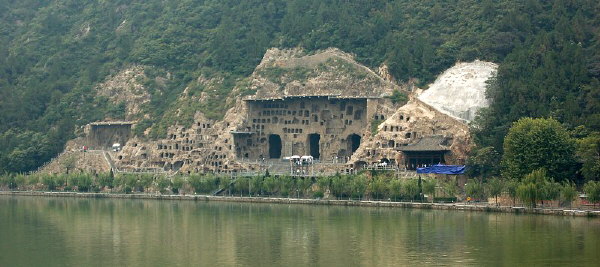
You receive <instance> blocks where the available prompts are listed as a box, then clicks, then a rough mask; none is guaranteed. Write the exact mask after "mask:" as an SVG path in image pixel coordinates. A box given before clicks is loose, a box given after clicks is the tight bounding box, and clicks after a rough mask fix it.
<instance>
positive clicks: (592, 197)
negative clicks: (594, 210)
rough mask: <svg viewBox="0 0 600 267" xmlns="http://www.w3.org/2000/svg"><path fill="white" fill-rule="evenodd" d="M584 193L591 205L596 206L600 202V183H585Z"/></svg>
mask: <svg viewBox="0 0 600 267" xmlns="http://www.w3.org/2000/svg"><path fill="white" fill-rule="evenodd" d="M583 191H584V192H585V194H586V196H587V199H588V201H589V202H590V203H594V205H595V203H596V202H598V201H600V182H596V181H589V182H587V183H585V185H584V186H583Z"/></svg>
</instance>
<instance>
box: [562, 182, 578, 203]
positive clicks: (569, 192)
mask: <svg viewBox="0 0 600 267" xmlns="http://www.w3.org/2000/svg"><path fill="white" fill-rule="evenodd" d="M575 197H577V190H576V189H575V185H574V184H573V183H572V182H564V183H563V185H562V188H561V189H560V199H561V200H562V201H563V202H564V203H567V204H568V205H569V207H571V203H572V202H573V200H574V199H575Z"/></svg>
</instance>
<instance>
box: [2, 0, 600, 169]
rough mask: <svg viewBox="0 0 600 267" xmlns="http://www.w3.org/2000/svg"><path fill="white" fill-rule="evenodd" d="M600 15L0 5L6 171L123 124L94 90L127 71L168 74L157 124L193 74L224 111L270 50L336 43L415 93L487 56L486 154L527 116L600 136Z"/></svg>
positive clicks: (586, 3) (528, 2) (567, 7)
mask: <svg viewBox="0 0 600 267" xmlns="http://www.w3.org/2000/svg"><path fill="white" fill-rule="evenodd" d="M598 14H600V4H599V2H598V1H596V0H565V1H561V0H558V1H535V0H523V1H509V0H484V1H478V0H450V1H443V2H442V1H434V0H422V1H412V0H395V1H394V0H388V1H383V0H356V1H347V0H288V1H285V0H271V1H266V0H245V1H237V0H205V1H193V0H182V1H161V0H143V1H139V0H138V1H136V0H133V1H131V0H128V1H122V0H121V1H119V0H115V1H98V0H0V172H3V171H9V172H18V171H29V170H33V169H35V168H36V167H37V166H39V165H40V164H41V163H43V162H44V161H46V160H48V159H49V158H51V157H52V156H53V155H55V154H56V153H58V152H59V151H60V150H61V149H62V146H63V145H64V142H65V141H66V140H68V139H70V138H72V137H73V136H74V134H73V132H74V130H75V129H76V127H78V126H80V125H83V124H85V123H87V122H89V121H94V120H99V119H102V118H104V117H106V116H107V114H110V117H112V118H118V117H119V116H122V113H123V112H122V107H119V106H118V105H113V104H110V103H107V101H105V100H104V101H103V100H102V99H99V98H96V97H95V94H94V92H93V88H94V85H95V84H97V83H98V82H101V81H102V80H104V79H105V78H106V77H107V76H109V75H111V74H114V73H116V72H117V71H119V70H121V69H122V68H124V67H127V66H130V65H133V64H136V65H138V64H140V65H145V66H149V67H150V69H151V72H154V73H159V72H168V73H171V74H172V76H171V77H172V78H171V79H170V80H169V82H168V83H167V84H166V85H164V86H163V87H161V88H153V86H158V85H156V84H153V83H148V84H147V86H148V87H149V91H150V92H151V94H152V102H151V103H152V106H151V107H148V108H147V110H146V112H147V113H148V114H151V119H150V120H146V121H144V124H145V125H150V124H152V123H163V124H164V123H165V122H164V121H163V120H162V118H163V116H164V111H165V110H166V109H167V108H168V107H169V105H170V104H172V103H174V102H175V101H176V99H177V97H178V96H179V94H180V93H181V92H182V91H183V89H184V88H185V87H186V86H190V88H192V90H194V91H195V92H191V93H198V92H200V91H202V90H204V88H203V87H202V86H198V85H196V84H195V79H196V78H197V77H198V76H200V75H204V76H207V77H220V78H222V79H224V82H223V83H222V88H221V89H220V90H210V91H208V92H206V93H207V94H209V95H210V97H212V99H214V100H215V103H219V102H216V101H217V100H219V99H223V98H224V97H226V96H227V94H228V93H229V91H230V89H231V88H233V86H234V85H235V83H236V81H238V80H239V79H241V78H243V77H246V76H248V75H249V74H250V73H251V72H252V70H253V69H254V67H255V66H256V65H257V64H258V63H259V62H260V60H261V57H262V55H263V53H264V52H265V51H266V49H268V48H269V47H298V46H299V47H303V48H305V49H307V50H309V51H312V50H318V49H323V48H327V47H338V48H340V49H342V50H344V51H346V52H350V53H353V54H355V55H356V57H357V60H358V61H359V62H361V63H363V64H365V65H367V66H370V67H377V66H379V65H380V64H382V63H386V64H387V65H388V66H389V67H390V71H391V74H392V75H393V76H394V77H395V78H397V79H398V80H399V81H407V80H408V79H411V78H416V79H418V82H419V85H421V86H424V85H426V84H427V83H428V82H431V81H432V80H433V79H434V77H435V76H436V75H437V74H439V73H440V72H441V71H443V70H444V69H446V68H448V67H450V66H451V65H453V64H454V63H455V62H456V61H468V60H473V59H476V58H479V59H482V60H489V61H494V62H497V63H500V69H499V74H498V77H497V78H496V79H495V81H494V82H493V83H492V84H491V86H490V89H489V96H490V97H491V99H492V106H491V107H490V108H489V110H487V111H486V112H484V114H483V116H482V117H481V118H480V119H479V120H478V122H477V129H478V130H477V131H476V137H477V138H476V139H477V140H478V142H479V143H480V145H482V146H488V145H491V146H495V147H496V149H497V150H499V151H501V147H502V146H501V144H502V139H503V137H504V135H505V134H506V132H507V130H508V128H509V127H510V124H511V123H512V122H513V121H515V120H517V119H518V118H520V117H523V116H542V117H547V116H553V117H555V118H556V119H558V120H559V121H560V122H561V123H563V124H565V125H566V126H567V127H568V128H569V129H571V130H572V129H576V128H577V126H580V125H584V126H585V128H584V127H578V128H577V129H578V130H577V132H578V133H579V134H580V135H581V136H580V137H585V136H587V135H589V134H590V133H591V132H593V131H599V130H600V115H599V114H600V100H599V99H600V83H599V82H598V79H600V45H599V41H600V40H599V38H598V36H599V34H600V33H599V32H598V29H599V25H600V16H599V15H598ZM151 74H152V73H149V75H151ZM158 89H159V90H158ZM199 108H201V109H203V108H204V109H211V110H213V109H214V106H206V107H199Z"/></svg>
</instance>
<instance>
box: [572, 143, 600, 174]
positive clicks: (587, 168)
mask: <svg viewBox="0 0 600 267" xmlns="http://www.w3.org/2000/svg"><path fill="white" fill-rule="evenodd" d="M577 144H578V148H577V156H578V157H579V159H580V161H581V162H582V163H583V166H582V167H581V173H582V174H583V177H585V179H586V180H588V181H590V180H594V181H599V180H600V133H598V132H596V133H593V134H591V135H589V136H587V137H585V138H582V139H579V140H578V141H577Z"/></svg>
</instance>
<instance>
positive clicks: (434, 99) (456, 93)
mask: <svg viewBox="0 0 600 267" xmlns="http://www.w3.org/2000/svg"><path fill="white" fill-rule="evenodd" d="M497 70H498V65H497V64H494V63H491V62H484V61H479V60H476V61H473V62H469V63H457V64H456V65H455V66H453V67H452V68H450V69H448V70H446V71H445V72H444V73H442V74H441V75H440V76H439V77H438V78H437V79H436V80H435V82H434V83H433V84H432V85H431V86H430V87H429V89H427V90H425V91H424V92H423V93H422V94H421V95H419V99H420V100H421V101H423V102H425V103H427V104H429V105H431V106H433V107H435V108H436V109H438V110H440V111H441V112H444V113H446V114H448V115H451V116H454V117H457V118H460V119H463V120H466V121H471V120H473V119H474V118H475V115H476V114H477V111H478V110H479V109H481V108H483V107H487V106H488V100H487V99H486V97H485V88H486V86H487V81H488V80H489V79H490V78H491V77H493V76H494V75H495V74H496V71H497Z"/></svg>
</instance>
